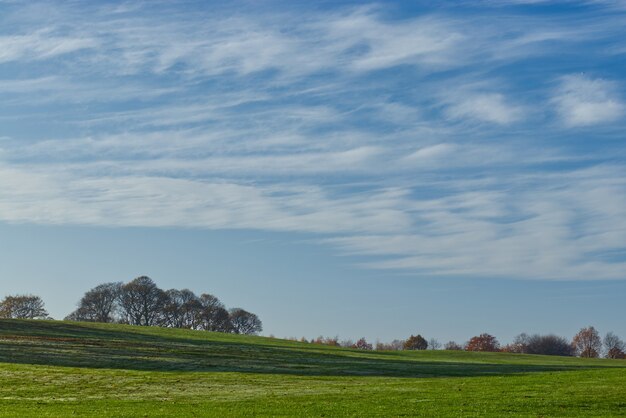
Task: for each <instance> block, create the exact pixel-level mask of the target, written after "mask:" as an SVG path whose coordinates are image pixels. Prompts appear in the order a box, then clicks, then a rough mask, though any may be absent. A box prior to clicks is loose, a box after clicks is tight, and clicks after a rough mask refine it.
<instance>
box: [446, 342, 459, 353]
mask: <svg viewBox="0 0 626 418" xmlns="http://www.w3.org/2000/svg"><path fill="white" fill-rule="evenodd" d="M443 349H444V350H451V351H460V350H463V347H462V346H461V345H460V344H457V343H456V342H454V341H448V342H447V343H445V345H444V346H443Z"/></svg>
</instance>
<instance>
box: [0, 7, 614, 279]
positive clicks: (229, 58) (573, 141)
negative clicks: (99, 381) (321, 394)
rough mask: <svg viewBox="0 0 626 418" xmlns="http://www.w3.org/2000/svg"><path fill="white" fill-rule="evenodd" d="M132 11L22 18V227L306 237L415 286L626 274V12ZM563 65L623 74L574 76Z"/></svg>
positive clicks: (15, 168) (14, 25)
mask: <svg viewBox="0 0 626 418" xmlns="http://www.w3.org/2000/svg"><path fill="white" fill-rule="evenodd" d="M127 6H128V5H127V4H125V3H124V4H121V3H120V4H110V5H109V4H104V5H97V6H94V5H92V6H85V7H87V11H85V10H78V9H76V8H70V7H68V6H67V5H66V4H61V3H54V2H51V3H48V2H44V3H33V4H31V5H29V6H28V10H26V9H21V8H25V7H26V6H24V5H20V4H19V3H5V4H4V5H3V6H0V7H11V8H12V9H11V10H12V13H5V14H0V22H1V23H3V25H2V27H3V28H4V29H3V32H2V35H0V46H1V47H2V48H0V50H1V51H0V95H1V96H2V99H3V100H1V101H0V121H1V122H2V124H1V126H0V220H1V221H5V222H31V223H32V222H34V223H41V224H81V225H98V226H110V225H115V226H148V227H161V226H174V227H193V228H212V229H233V228H238V229H256V230H263V231H288V232H300V233H305V234H309V236H310V237H311V238H312V239H314V240H316V241H320V242H323V243H325V244H324V245H331V246H332V247H333V248H335V249H336V251H337V253H338V254H350V255H351V256H354V257H357V258H358V259H359V260H362V262H361V261H359V264H360V265H362V266H366V267H367V268H379V269H393V270H399V271H403V272H408V273H410V274H414V275H429V276H433V275H438V276H472V277H474V276H488V277H507V278H509V277H516V278H534V279H619V278H623V277H624V276H623V271H624V269H623V267H624V261H623V259H622V258H620V257H619V256H618V257H615V254H618V255H619V254H622V253H623V252H624V251H626V249H625V247H624V242H626V239H625V238H626V237H624V231H625V230H626V225H624V219H626V214H625V213H624V209H623V208H624V207H626V204H625V202H624V196H626V185H625V184H624V181H623V178H624V177H626V175H625V174H626V173H624V172H623V170H622V168H621V165H620V162H621V161H623V159H624V158H626V155H625V154H626V152H625V151H624V149H623V145H622V143H621V142H620V139H619V138H617V137H616V134H614V133H612V132H616V131H618V129H615V128H618V127H619V126H621V125H620V124H621V123H622V117H623V112H624V104H623V101H622V98H621V97H622V96H621V94H620V92H619V89H620V88H621V87H620V86H622V85H623V83H624V80H623V75H620V74H618V72H614V73H612V74H611V73H610V68H617V67H618V65H617V64H619V60H620V59H621V58H620V55H616V54H615V53H614V45H615V43H616V42H618V41H620V40H621V39H622V38H621V37H620V36H619V35H620V34H623V30H622V29H620V28H621V27H622V26H620V25H619V24H618V23H619V21H620V16H619V15H615V16H613V15H612V16H610V17H607V15H606V14H605V13H600V12H599V13H597V15H596V14H594V13H589V14H585V15H584V16H583V15H577V19H576V22H574V23H571V22H570V21H569V20H568V19H557V18H554V17H552V18H545V17H540V16H533V15H529V14H520V13H519V12H518V10H519V9H511V10H510V11H507V12H506V13H504V12H501V11H502V10H505V9H506V7H507V6H506V5H503V4H500V6H501V7H498V8H495V9H491V8H489V6H485V5H484V4H483V5H479V6H473V7H487V9H486V10H488V11H489V12H490V13H495V14H496V15H498V16H499V17H500V19H492V18H489V19H486V18H484V17H482V16H481V15H480V14H479V13H470V14H468V15H467V16H462V17H459V14H458V13H456V11H455V10H453V9H448V8H446V7H441V8H438V9H437V10H436V11H430V12H428V11H427V12H423V13H422V12H420V13H414V14H412V15H410V16H396V15H394V13H393V10H392V9H393V8H391V9H390V8H387V7H382V6H381V5H375V4H374V5H369V6H366V7H349V6H345V5H344V6H339V7H335V6H333V7H330V8H327V9H326V8H321V9H318V8H308V6H307V7H305V9H304V10H303V9H302V7H304V6H302V5H289V7H287V5H285V7H284V8H283V9H282V10H281V11H280V12H279V13H278V12H276V11H275V10H271V11H268V10H265V9H263V7H262V6H259V5H256V6H250V7H252V9H253V10H252V11H250V12H246V11H245V10H242V9H239V8H237V7H227V6H225V5H221V6H219V7H218V6H216V7H215V8H214V9H213V8H212V9H211V10H209V9H208V8H207V6H206V4H204V3H203V2H197V3H196V2H190V8H189V9H182V8H179V7H176V6H173V5H171V4H167V3H158V4H156V6H154V7H152V6H150V7H147V6H146V5H142V4H139V3H137V4H133V5H131V7H127ZM603 10H604V9H602V10H600V11H601V12H602V11H603ZM26 11H28V13H26ZM2 19H4V20H2ZM581 21H584V22H586V23H588V24H586V25H582V24H580V22H581ZM605 27H606V28H609V29H610V30H604V29H603V28H605ZM620 30H621V32H620ZM598 45H605V46H606V48H598ZM564 51H565V52H564ZM602 51H605V52H602ZM557 52H558V54H563V53H568V54H572V55H574V56H578V54H582V53H587V54H588V56H590V57H594V58H593V59H595V60H597V64H596V66H595V68H598V67H600V66H601V65H602V64H605V63H608V64H612V65H606V68H607V69H608V70H606V71H607V72H609V74H608V75H606V76H602V77H605V78H601V76H600V75H597V74H595V73H594V71H593V69H591V70H590V74H589V75H572V74H576V72H577V71H579V70H580V69H579V67H577V68H576V69H574V68H569V67H567V66H566V65H565V64H563V63H562V62H561V61H560V60H559V56H561V55H558V54H557ZM576 65H577V66H581V65H583V64H580V63H577V64H576ZM568 74H569V75H568ZM546 80H559V87H558V88H557V89H554V86H553V85H550V84H549V83H546ZM609 80H610V81H609ZM554 110H556V115H555V114H554V113H555V112H554ZM555 121H556V122H560V123H554V122H555ZM583 126H584V127H587V130H586V131H585V132H584V133H580V132H578V130H577V129H574V128H579V127H583ZM597 126H603V127H604V126H609V127H613V128H614V129H613V130H607V132H608V131H610V132H609V134H610V135H609V134H605V133H603V132H604V131H601V130H598V131H595V130H594V127H597ZM588 136H589V137H591V136H593V147H591V146H590V145H588V144H590V143H592V141H591V140H590V139H589V138H588ZM580 144H582V145H580ZM616 161H617V162H616Z"/></svg>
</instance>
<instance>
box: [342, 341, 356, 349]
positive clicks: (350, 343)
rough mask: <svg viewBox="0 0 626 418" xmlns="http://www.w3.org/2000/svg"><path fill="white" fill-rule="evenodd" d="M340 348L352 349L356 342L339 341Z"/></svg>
mask: <svg viewBox="0 0 626 418" xmlns="http://www.w3.org/2000/svg"><path fill="white" fill-rule="evenodd" d="M339 346H340V347H344V348H350V347H353V346H354V341H352V340H351V339H347V340H341V341H339Z"/></svg>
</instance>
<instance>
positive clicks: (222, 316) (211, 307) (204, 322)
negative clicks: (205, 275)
mask: <svg viewBox="0 0 626 418" xmlns="http://www.w3.org/2000/svg"><path fill="white" fill-rule="evenodd" d="M199 301H200V328H201V329H203V330H205V331H216V332H232V331H233V324H232V322H231V320H230V314H229V313H228V311H227V310H226V307H225V306H224V304H223V303H222V302H220V300H219V299H218V298H217V297H215V296H213V295H210V294H208V293H203V294H202V295H200V300H199Z"/></svg>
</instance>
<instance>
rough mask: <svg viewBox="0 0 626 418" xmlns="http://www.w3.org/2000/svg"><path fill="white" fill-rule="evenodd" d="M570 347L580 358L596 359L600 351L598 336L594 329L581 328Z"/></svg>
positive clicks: (600, 344) (600, 342)
mask: <svg viewBox="0 0 626 418" xmlns="http://www.w3.org/2000/svg"><path fill="white" fill-rule="evenodd" d="M572 347H573V348H574V351H575V353H576V354H577V355H578V356H580V357H589V358H593V357H598V356H599V355H600V351H601V350H602V340H600V334H598V331H597V330H596V329H595V328H594V327H587V328H581V330H580V331H579V332H578V334H576V335H575V336H574V339H573V340H572Z"/></svg>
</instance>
